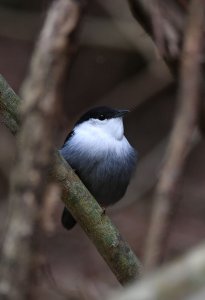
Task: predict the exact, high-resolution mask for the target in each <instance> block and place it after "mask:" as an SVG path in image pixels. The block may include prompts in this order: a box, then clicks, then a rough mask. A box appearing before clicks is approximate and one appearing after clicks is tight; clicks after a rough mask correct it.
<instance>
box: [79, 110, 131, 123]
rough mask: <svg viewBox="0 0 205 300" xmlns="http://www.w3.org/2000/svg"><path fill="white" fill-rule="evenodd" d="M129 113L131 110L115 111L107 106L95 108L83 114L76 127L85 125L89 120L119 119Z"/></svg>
mask: <svg viewBox="0 0 205 300" xmlns="http://www.w3.org/2000/svg"><path fill="white" fill-rule="evenodd" d="M128 112H129V110H122V109H114V108H110V107H107V106H99V107H94V108H92V109H90V110H88V111H87V112H86V113H85V114H83V115H82V116H81V117H80V119H79V120H78V122H77V123H76V124H75V125H77V124H80V123H83V122H85V121H87V120H89V119H98V120H105V119H112V118H118V117H122V116H124V115H125V114H126V113H128Z"/></svg>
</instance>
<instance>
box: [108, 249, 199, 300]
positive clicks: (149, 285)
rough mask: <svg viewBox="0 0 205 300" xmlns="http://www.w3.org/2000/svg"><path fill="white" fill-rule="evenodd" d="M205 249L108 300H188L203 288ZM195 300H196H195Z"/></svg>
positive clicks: (192, 252)
mask: <svg viewBox="0 0 205 300" xmlns="http://www.w3.org/2000/svg"><path fill="white" fill-rule="evenodd" d="M204 270H205V245H204V244H202V245H201V246H199V247H197V248H196V249H195V250H193V251H191V252H190V253H188V254H187V255H185V256H184V257H183V258H181V259H178V260H177V261H176V262H174V263H172V264H170V265H167V266H165V267H163V268H160V269H159V270H158V271H156V272H154V273H153V274H150V275H148V276H146V277H145V278H144V279H142V280H141V281H139V282H138V283H135V284H132V285H131V286H129V287H127V288H126V289H124V290H123V291H120V292H116V293H115V294H114V295H113V296H111V297H109V298H108V299H109V300H159V299H163V300H173V299H174V300H187V299H192V298H189V297H188V296H190V295H193V293H194V292H196V291H198V290H200V288H201V289H202V288H204V284H205V276H204ZM193 299H196V298H193ZM197 299H198V298H197ZM202 299H204V298H202Z"/></svg>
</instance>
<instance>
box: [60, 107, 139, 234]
mask: <svg viewBox="0 0 205 300" xmlns="http://www.w3.org/2000/svg"><path fill="white" fill-rule="evenodd" d="M128 112H129V110H125V109H114V108H110V107H107V106H100V107H94V108H91V109H90V110H88V111H87V112H85V113H84V114H83V115H82V116H81V117H80V118H79V120H78V121H77V122H76V123H75V125H74V127H73V130H72V131H71V132H70V133H69V134H68V136H67V138H66V139H65V141H64V144H63V146H62V147H61V149H60V150H59V152H60V154H61V155H62V156H63V157H64V159H65V160H66V161H67V162H68V164H69V165H70V166H71V167H72V169H73V170H74V171H75V172H76V174H77V175H78V177H79V178H80V179H81V181H82V182H83V183H84V185H85V186H86V188H87V189H88V190H89V191H90V193H91V194H92V195H93V196H94V198H95V199H96V200H97V201H98V203H99V204H100V205H101V206H102V207H103V208H106V207H107V206H109V205H113V204H114V203H116V202H117V201H119V200H120V199H121V198H122V197H123V196H124V194H125V192H126V190H127V187H128V184H129V182H130V179H131V177H132V175H133V173H134V171H135V168H136V162H137V151H136V150H135V149H134V148H133V147H132V146H131V145H130V143H129V142H128V140H127V139H126V137H125V135H124V125H123V117H124V116H125V115H126V114H127V113H128ZM61 222H62V225H63V226H64V227H65V228H66V229H68V230H69V229H71V228H73V227H74V225H75V224H76V220H75V219H74V218H73V216H72V214H71V213H70V212H69V210H68V209H67V208H66V207H64V209H63V213H62V217H61Z"/></svg>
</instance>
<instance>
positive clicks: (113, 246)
mask: <svg viewBox="0 0 205 300" xmlns="http://www.w3.org/2000/svg"><path fill="white" fill-rule="evenodd" d="M1 86H3V87H4V88H5V89H7V90H8V92H10V97H11V98H12V101H13V102H14V103H16V105H15V106H14V108H13V109H12V115H14V119H15V118H18V109H17V108H18V103H19V101H20V99H19V97H18V96H17V95H16V94H15V93H14V92H13V90H12V89H11V88H10V87H9V86H8V84H7V83H6V82H5V80H4V78H3V77H2V76H0V88H1ZM0 95H1V96H0V103H1V102H3V103H4V106H3V107H2V109H1V111H0V114H1V115H4V114H5V113H8V110H7V104H8V105H9V103H7V102H9V101H10V97H8V98H7V92H6V90H5V91H4V89H3V90H1V89H0ZM3 122H4V125H5V126H6V127H7V128H9V129H10V130H11V131H12V124H13V118H12V116H11V115H9V118H5V119H4V120H3ZM18 129H19V124H17V128H16V131H18ZM51 173H52V176H53V177H54V178H55V179H57V181H59V182H60V183H61V184H62V186H63V188H64V190H65V194H64V198H63V201H64V203H65V205H66V207H67V208H68V209H69V210H70V211H71V213H72V214H73V216H74V217H75V218H76V220H77V221H78V223H79V224H80V225H81V226H82V228H83V230H84V231H85V232H86V233H87V235H88V237H89V238H90V239H91V240H92V241H93V243H94V245H95V246H96V248H97V249H98V251H99V253H100V254H101V255H102V257H103V258H104V259H105V261H106V262H107V264H108V265H109V267H110V269H111V270H112V272H113V273H114V274H115V275H116V277H117V279H118V280H119V282H120V283H121V284H123V285H124V284H126V283H129V282H131V281H133V280H134V279H136V278H137V277H138V276H139V274H140V271H141V265H140V262H139V260H138V259H137V257H136V256H135V255H134V253H133V252H132V250H131V249H130V247H129V246H128V244H127V243H126V242H125V241H123V239H122V237H121V235H120V233H119V231H118V230H117V228H116V227H115V226H114V225H113V224H112V223H111V221H110V219H109V218H108V217H107V216H106V215H105V214H104V212H103V210H102V208H101V207H100V206H99V205H98V203H97V202H96V201H95V200H94V198H93V197H92V196H91V195H90V193H89V192H88V190H87V189H86V188H85V187H84V185H83V184H82V182H81V181H80V179H79V178H78V177H77V176H76V174H75V173H74V172H73V170H72V169H71V168H70V167H69V166H68V164H67V162H66V161H65V160H64V159H63V158H62V157H61V156H60V155H59V154H58V152H55V155H54V161H53V168H52V170H51Z"/></svg>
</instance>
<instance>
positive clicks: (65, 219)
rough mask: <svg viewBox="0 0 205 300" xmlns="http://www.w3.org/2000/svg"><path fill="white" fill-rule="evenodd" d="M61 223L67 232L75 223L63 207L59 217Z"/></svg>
mask: <svg viewBox="0 0 205 300" xmlns="http://www.w3.org/2000/svg"><path fill="white" fill-rule="evenodd" d="M61 222H62V225H63V226H64V227H65V228H66V229H68V230H70V229H72V228H73V227H74V226H75V224H76V223H77V222H76V220H75V219H74V218H73V216H72V215H71V213H70V212H69V211H68V210H67V208H66V207H64V210H63V213H62V217H61Z"/></svg>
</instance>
